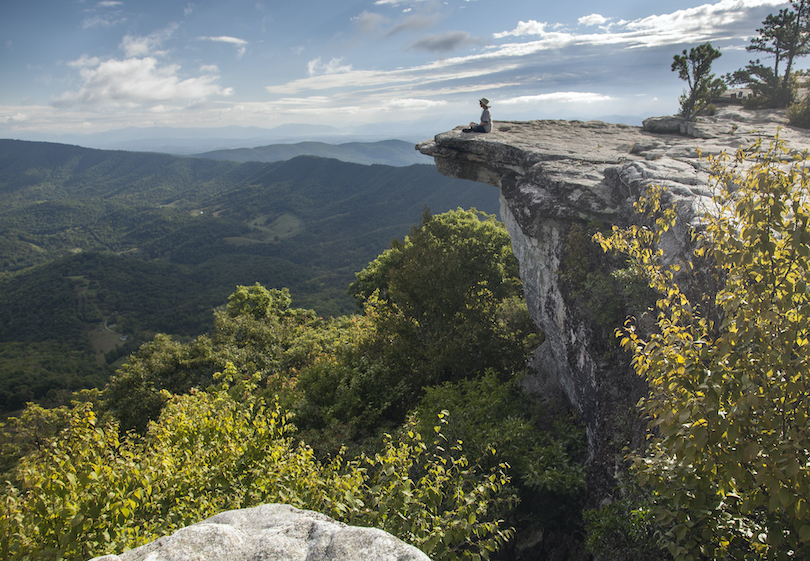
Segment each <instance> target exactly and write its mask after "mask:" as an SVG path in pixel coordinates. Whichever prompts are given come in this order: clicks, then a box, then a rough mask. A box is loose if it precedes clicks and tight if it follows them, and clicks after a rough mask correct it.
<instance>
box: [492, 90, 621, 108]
mask: <svg viewBox="0 0 810 561" xmlns="http://www.w3.org/2000/svg"><path fill="white" fill-rule="evenodd" d="M611 99H613V98H612V97H610V96H607V95H602V94H597V93H591V92H553V93H546V94H538V95H523V96H520V97H513V98H509V99H502V100H499V101H498V105H515V104H519V103H539V102H546V103H548V102H560V103H594V102H597V101H610V100H611Z"/></svg>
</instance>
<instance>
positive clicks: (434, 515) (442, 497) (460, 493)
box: [0, 365, 515, 560]
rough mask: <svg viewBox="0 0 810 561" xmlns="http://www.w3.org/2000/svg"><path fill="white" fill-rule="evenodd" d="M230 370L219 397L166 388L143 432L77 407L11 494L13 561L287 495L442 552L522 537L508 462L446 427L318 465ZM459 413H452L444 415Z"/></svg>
mask: <svg viewBox="0 0 810 561" xmlns="http://www.w3.org/2000/svg"><path fill="white" fill-rule="evenodd" d="M236 375H237V372H236V369H235V367H234V366H233V365H228V367H227V368H226V369H225V371H224V372H223V373H222V374H217V379H218V380H219V381H220V382H219V383H218V384H217V385H216V386H214V387H212V388H211V390H210V391H208V392H198V391H193V392H191V393H189V394H186V395H182V396H174V397H171V396H166V399H167V404H166V406H165V407H164V409H163V412H162V413H161V416H160V418H159V420H158V421H157V422H155V423H152V424H151V425H150V426H149V429H148V431H147V434H146V435H145V436H144V437H143V438H140V437H138V436H136V435H134V434H127V435H124V436H122V435H120V434H119V431H118V427H117V425H116V424H115V423H102V422H100V421H99V419H98V418H97V416H96V414H95V412H94V409H93V406H92V404H90V403H83V404H77V405H76V406H75V407H74V408H73V409H72V410H71V411H70V415H69V421H68V422H69V428H68V430H66V431H64V432H62V433H60V434H59V435H58V436H57V437H55V438H53V439H51V440H50V442H49V443H48V445H46V446H43V447H41V448H40V449H38V450H36V451H34V452H33V453H31V454H29V455H28V456H26V457H25V458H23V460H22V461H21V463H20V464H19V466H18V468H17V472H18V476H19V480H20V481H21V483H20V484H19V485H12V484H10V483H7V485H6V489H5V492H4V493H3V495H2V497H0V557H2V558H3V559H9V560H23V559H43V558H45V559H47V558H53V559H57V558H59V559H62V558H64V559H76V560H79V559H81V560H84V559H87V558H90V557H93V556H96V555H102V554H106V553H120V552H122V551H123V550H125V549H128V548H131V547H135V546H138V545H141V544H143V543H146V542H148V541H151V540H153V539H155V538H157V537H160V536H161V535H165V534H168V533H170V532H172V531H174V530H176V529H177V528H180V527H182V526H186V525H189V524H192V523H195V522H199V521H201V520H203V519H205V518H207V517H209V516H211V515H213V514H215V513H217V512H220V511H222V510H226V509H235V508H246V507H250V506H255V505H258V504H262V503H267V502H279V503H287V504H291V505H293V506H296V507H299V508H308V509H312V510H316V511H318V512H322V513H325V514H327V515H330V516H333V517H335V518H337V519H339V520H344V521H346V522H350V523H354V524H359V525H374V526H377V527H381V528H383V529H385V530H388V531H391V532H392V533H394V534H395V535H397V536H399V537H401V538H403V539H405V540H407V541H410V542H411V543H413V544H415V545H417V546H419V547H421V548H422V549H423V550H424V551H425V552H426V553H427V554H428V555H430V556H431V557H432V558H434V559H447V560H456V559H485V558H488V557H489V554H490V553H491V552H492V551H495V550H497V549H498V547H499V546H500V545H501V544H502V543H503V542H504V541H505V540H506V539H507V538H508V537H509V536H510V535H511V530H509V529H508V528H505V525H504V523H503V521H502V520H501V519H500V518H498V516H497V513H498V510H499V508H501V506H504V507H508V505H510V504H511V503H512V502H513V501H514V500H515V499H514V496H513V495H512V494H510V493H509V492H508V490H507V485H508V482H509V478H508V476H507V475H506V473H505V469H506V466H504V465H498V466H494V467H492V468H491V469H488V470H484V469H481V468H480V467H479V466H477V465H472V464H470V462H469V461H468V460H467V459H466V457H465V456H464V454H463V450H462V448H461V445H460V443H448V442H447V441H446V439H444V437H443V435H442V430H441V428H440V427H436V428H435V430H434V431H433V433H434V435H435V439H434V441H433V443H432V444H428V443H427V442H426V441H425V440H423V438H422V436H421V435H420V434H419V433H418V432H416V431H415V424H414V422H411V423H410V424H409V425H408V426H407V427H406V429H405V431H404V433H403V436H402V437H401V438H400V439H393V438H391V437H389V438H387V440H386V442H385V444H384V446H383V449H382V451H381V452H380V453H379V454H377V455H375V456H374V457H364V456H363V457H360V458H357V459H354V460H351V461H349V460H347V459H346V458H345V457H344V456H343V455H342V454H339V455H337V456H335V457H334V458H333V459H332V460H331V461H328V462H319V461H318V460H317V459H316V458H315V455H314V453H313V451H312V450H311V449H310V448H309V447H307V446H306V445H304V444H302V443H299V442H297V440H296V439H295V438H294V433H293V430H294V429H293V427H292V426H291V425H290V424H289V423H288V422H287V418H286V416H285V415H284V414H283V413H282V412H281V411H280V410H279V409H278V407H276V406H273V405H269V406H268V405H267V404H265V402H264V399H263V398H261V397H260V396H257V395H256V385H257V383H258V380H259V377H258V376H254V377H252V378H250V379H247V380H241V381H238V380H236ZM445 417H446V416H445V415H442V417H441V419H440V420H442V419H444V418H445Z"/></svg>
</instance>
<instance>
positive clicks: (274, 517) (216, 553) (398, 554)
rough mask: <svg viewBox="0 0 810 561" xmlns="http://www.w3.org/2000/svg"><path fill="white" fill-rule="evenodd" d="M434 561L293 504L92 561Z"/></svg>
mask: <svg viewBox="0 0 810 561" xmlns="http://www.w3.org/2000/svg"><path fill="white" fill-rule="evenodd" d="M189 559H211V560H216V561H252V560H259V559H261V560H262V561H367V560H369V559H375V560H378V561H430V559H429V558H428V557H427V555H425V554H424V553H422V552H421V551H419V550H418V549H416V548H415V547H413V546H410V545H408V544H406V543H404V542H402V541H400V540H399V539H397V538H395V537H393V536H392V535H391V534H388V533H386V532H383V531H382V530H377V529H375V528H358V527H355V526H347V525H346V524H343V523H341V522H336V521H335V520H332V519H331V518H329V517H328V516H325V515H323V514H318V513H317V512H312V511H309V510H299V509H297V508H293V507H291V506H289V505H281V504H268V505H262V506H257V507H254V508H248V509H243V510H232V511H228V512H223V513H220V514H218V515H216V516H213V517H211V518H209V519H207V520H204V521H203V522H200V523H198V524H193V525H191V526H188V527H186V528H183V529H182V530H178V531H177V532H175V533H174V534H172V535H171V536H166V537H164V538H160V539H158V540H156V541H154V542H152V543H149V544H146V545H144V546H141V547H138V548H136V549H132V550H130V551H127V552H125V553H122V554H121V555H105V556H103V557H96V558H95V559H94V560H93V561H188V560H189Z"/></svg>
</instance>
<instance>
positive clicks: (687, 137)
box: [416, 108, 810, 504]
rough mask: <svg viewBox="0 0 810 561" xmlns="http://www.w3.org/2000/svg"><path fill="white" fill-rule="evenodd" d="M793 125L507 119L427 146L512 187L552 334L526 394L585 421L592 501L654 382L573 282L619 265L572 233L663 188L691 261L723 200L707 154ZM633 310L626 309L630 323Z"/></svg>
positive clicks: (534, 303) (517, 241)
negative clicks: (709, 214) (694, 234)
mask: <svg viewBox="0 0 810 561" xmlns="http://www.w3.org/2000/svg"><path fill="white" fill-rule="evenodd" d="M783 122H784V113H783V112H778V111H746V110H744V109H741V108H724V109H721V111H720V112H719V113H718V114H717V115H716V116H713V117H709V118H703V119H702V120H701V121H700V122H698V123H684V122H683V121H682V120H680V119H677V118H672V117H668V118H653V119H648V120H647V121H645V123H644V127H643V128H639V127H633V126H628V125H614V124H606V123H602V122H596V121H591V122H579V121H530V122H496V123H495V126H494V127H493V131H492V133H489V134H474V133H473V134H469V133H463V132H462V131H461V127H458V128H456V129H455V130H452V131H449V132H445V133H441V134H438V135H436V137H435V138H434V139H433V140H430V141H426V142H423V143H420V144H418V145H417V147H416V148H417V150H419V151H421V152H422V153H423V154H426V155H429V156H433V158H434V159H435V161H436V165H437V167H438V169H439V171H440V172H441V173H443V174H445V175H448V176H451V177H457V178H462V179H469V180H473V181H479V182H483V183H488V184H490V185H493V186H495V187H497V188H498V189H500V193H501V195H500V201H501V219H502V220H503V222H504V223H505V224H506V226H507V228H508V230H509V232H510V234H511V237H512V247H513V250H514V253H515V255H516V256H517V258H518V260H519V262H520V272H521V278H522V280H523V284H524V289H525V293H526V300H527V304H528V306H529V310H530V312H531V314H532V317H533V318H534V320H535V322H536V323H537V325H538V326H539V327H540V329H541V330H542V331H543V333H544V334H545V336H546V340H545V342H544V343H543V345H542V346H541V347H540V348H539V349H538V350H537V351H536V353H535V358H534V361H533V366H534V369H535V372H536V374H534V375H533V376H531V377H530V378H529V379H528V380H527V383H526V388H527V390H529V391H533V392H535V393H536V394H538V395H542V396H543V397H545V398H548V397H549V396H553V395H554V394H555V392H559V393H561V394H563V395H564V396H565V399H567V401H568V403H569V404H570V406H571V407H573V408H574V409H575V410H576V411H577V412H578V413H579V414H580V416H581V418H582V420H583V422H584V423H585V425H586V430H587V436H588V444H589V451H590V458H591V465H590V470H589V472H590V481H589V488H590V491H589V494H590V495H591V497H590V499H591V500H590V502H591V503H592V504H593V503H594V502H596V503H597V504H598V502H600V501H602V500H604V499H605V498H606V497H607V496H608V495H609V494H610V491H609V489H611V488H612V487H613V485H614V480H613V474H614V472H615V468H616V462H617V461H618V458H620V456H621V449H622V447H623V446H624V445H626V444H628V442H629V443H631V444H632V443H633V441H635V442H636V443H638V442H639V441H638V439H639V438H640V437H641V436H642V435H643V426H642V424H641V421H640V420H639V419H638V418H637V415H636V414H635V412H634V405H635V403H636V402H637V401H638V399H639V397H641V396H642V395H643V393H644V391H645V387H644V384H643V383H642V381H641V380H640V379H639V378H638V376H636V375H635V374H634V373H633V372H632V369H631V368H630V365H629V357H628V356H627V355H626V354H625V353H623V352H622V351H621V350H620V349H619V348H618V345H617V344H616V342H615V337H614V335H613V331H614V329H615V328H616V327H619V326H620V323H621V320H619V321H618V324H613V325H609V324H607V323H606V322H605V321H604V315H602V316H601V317H602V318H603V320H602V321H601V322H600V321H598V320H596V319H595V318H597V317H600V316H599V313H597V312H602V311H604V310H594V309H593V308H594V307H600V305H599V302H600V300H599V299H598V298H597V297H596V296H599V295H598V294H594V292H598V290H597V289H596V288H595V284H594V282H591V281H592V280H593V279H587V280H586V281H584V282H580V284H581V286H579V287H577V288H576V289H572V287H571V282H570V278H571V276H572V275H571V274H569V273H570V271H569V270H570V269H572V268H583V267H584V268H585V270H586V271H588V276H592V277H593V278H596V277H597V276H598V275H599V274H603V275H604V270H603V271H601V272H600V271H597V269H605V268H609V266H608V265H605V263H604V262H603V261H600V260H599V258H597V257H594V255H596V254H595V253H594V250H593V249H587V250H583V248H582V244H580V245H577V244H576V243H572V236H573V235H574V234H575V233H576V232H580V233H581V232H588V225H589V223H590V225H591V229H592V228H593V227H598V225H603V226H607V227H609V226H610V225H614V224H615V225H627V224H629V223H632V222H634V221H639V220H640V219H639V217H638V215H636V214H635V212H634V209H633V203H634V202H636V201H637V200H638V197H639V195H640V194H641V193H643V192H644V191H645V190H646V189H647V188H648V187H649V186H651V185H654V184H658V185H662V186H664V187H666V188H667V191H666V195H665V199H664V203H665V204H668V205H671V206H673V207H674V208H676V209H677V211H678V216H679V227H678V228H676V229H675V230H674V231H672V232H671V234H670V235H669V236H668V238H667V239H664V240H662V249H663V250H664V259H665V260H668V261H677V260H683V259H690V257H691V251H690V249H691V248H690V241H691V237H690V235H689V229H690V228H692V227H699V222H700V216H701V213H702V211H703V210H705V209H707V208H708V207H707V206H706V205H707V203H709V202H710V200H711V199H710V197H711V193H710V182H709V174H708V169H709V165H708V163H707V162H706V161H705V160H702V159H701V158H700V157H699V152H698V150H700V151H701V152H702V154H703V155H704V157H705V155H707V154H719V153H720V152H722V151H726V152H728V153H730V154H733V153H734V152H735V151H736V150H737V148H740V147H747V146H749V145H750V144H752V143H754V142H755V141H757V140H758V139H759V140H762V141H763V142H765V143H767V142H768V141H769V140H771V139H773V137H774V135H776V134H777V132H778V131H779V127H780V126H784V125H783ZM779 135H780V138H782V139H783V140H785V141H786V142H787V143H788V144H789V145H791V146H793V147H796V148H801V149H804V148H808V147H810V135H808V133H807V132H804V131H801V130H795V129H790V128H787V127H785V128H784V129H782V131H781V132H780V133H779ZM594 224H595V225H597V226H593V225H594ZM577 228H578V230H577ZM589 239H590V235H589V234H587V235H585V236H582V235H581V236H580V241H581V240H589ZM587 243H590V242H589V241H588V242H587ZM598 251H599V252H601V250H598ZM577 252H579V253H577ZM588 267H590V268H591V270H589V269H588ZM604 278H608V277H607V276H604ZM566 279H569V280H566ZM602 289H604V286H602ZM696 289H697V290H702V288H701V287H699V286H698V287H696ZM643 290H644V289H643V287H642V288H640V291H643ZM589 292H590V293H589ZM625 296H626V295H625ZM631 296H632V295H631ZM625 300H626V299H625ZM583 303H586V304H583ZM614 304H615V302H614ZM588 307H590V308H591V309H590V310H589V309H586V308H588ZM606 307H607V305H606ZM633 311H634V310H632V309H630V308H628V306H626V305H623V309H622V315H621V317H622V318H623V317H625V316H626V314H627V313H628V312H630V313H633ZM637 311H640V310H637ZM642 321H643V320H642Z"/></svg>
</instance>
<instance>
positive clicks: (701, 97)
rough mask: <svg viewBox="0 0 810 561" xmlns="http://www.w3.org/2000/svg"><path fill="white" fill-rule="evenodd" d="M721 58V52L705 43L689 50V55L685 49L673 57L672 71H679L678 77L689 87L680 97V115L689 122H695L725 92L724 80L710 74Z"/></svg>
mask: <svg viewBox="0 0 810 561" xmlns="http://www.w3.org/2000/svg"><path fill="white" fill-rule="evenodd" d="M720 56H721V53H720V51H719V50H717V49H715V48H714V47H712V44H711V43H703V44H702V45H698V46H697V47H693V48H691V49H689V52H688V53H687V52H686V49H684V50H683V54H680V55H675V56H674V57H673V60H672V71H673V72H676V71H677V72H678V77H679V78H680V79H681V80H685V81H686V83H687V84H688V85H689V91H687V92H684V93H683V95H681V97H680V103H681V111H680V114H681V116H682V117H683V118H684V119H686V120H687V121H691V120H693V119H694V118H695V116H696V115H698V114H699V113H700V112H701V111H702V110H703V109H706V107H707V106H708V105H709V104H710V103H711V102H712V101H713V100H714V99H716V98H718V97H719V96H720V95H722V93H723V92H724V91H725V89H726V85H725V83H724V82H723V80H721V79H720V78H715V77H714V74H710V71H711V68H712V62H714V61H715V60H716V59H718V58H720Z"/></svg>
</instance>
